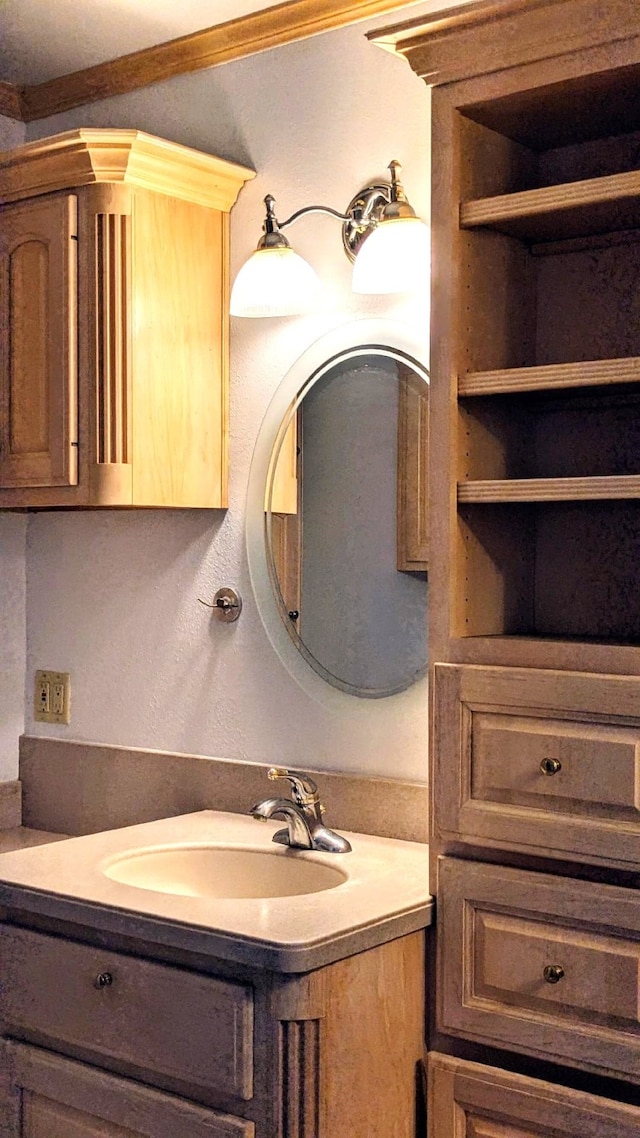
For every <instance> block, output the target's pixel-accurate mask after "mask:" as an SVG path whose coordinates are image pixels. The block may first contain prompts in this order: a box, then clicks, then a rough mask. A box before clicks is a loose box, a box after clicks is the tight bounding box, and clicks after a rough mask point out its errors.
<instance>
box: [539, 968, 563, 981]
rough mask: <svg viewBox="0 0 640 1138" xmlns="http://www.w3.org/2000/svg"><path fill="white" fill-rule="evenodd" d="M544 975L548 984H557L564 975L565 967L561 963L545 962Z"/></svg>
mask: <svg viewBox="0 0 640 1138" xmlns="http://www.w3.org/2000/svg"><path fill="white" fill-rule="evenodd" d="M542 975H543V976H544V978H545V980H546V981H547V984H557V983H558V982H559V981H560V980H562V977H563V976H564V968H563V967H562V965H561V964H545V966H544V968H543V969H542Z"/></svg>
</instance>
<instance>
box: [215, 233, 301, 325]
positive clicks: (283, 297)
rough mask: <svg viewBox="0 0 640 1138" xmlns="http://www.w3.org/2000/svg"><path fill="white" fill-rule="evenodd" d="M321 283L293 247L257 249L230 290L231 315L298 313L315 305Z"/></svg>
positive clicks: (289, 314)
mask: <svg viewBox="0 0 640 1138" xmlns="http://www.w3.org/2000/svg"><path fill="white" fill-rule="evenodd" d="M321 288H322V286H321V284H320V281H319V280H318V277H317V275H316V273H315V272H314V270H313V269H312V268H311V265H309V264H308V263H307V261H305V260H304V259H303V258H302V257H300V256H299V255H298V254H297V253H294V251H293V249H291V248H289V247H288V246H283V247H279V248H275V249H256V251H255V253H252V254H251V256H250V257H249V260H248V261H245V263H244V265H243V266H242V268H241V269H240V272H239V273H238V275H237V277H236V279H235V281H234V284H233V288H232V290H231V301H230V304H229V311H230V313H231V315H232V316H256V317H258V316H298V315H300V314H301V313H304V312H311V311H312V310H313V309H314V308H315V307H317V305H318V303H319V300H320V296H321Z"/></svg>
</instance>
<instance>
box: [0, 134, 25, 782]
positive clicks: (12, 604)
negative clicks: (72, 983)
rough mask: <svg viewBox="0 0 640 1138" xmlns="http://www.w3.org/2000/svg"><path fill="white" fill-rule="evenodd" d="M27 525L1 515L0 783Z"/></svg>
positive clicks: (14, 137)
mask: <svg viewBox="0 0 640 1138" xmlns="http://www.w3.org/2000/svg"><path fill="white" fill-rule="evenodd" d="M24 137H25V128H24V125H23V124H22V123H17V122H13V120H12V119H7V118H4V117H3V116H2V115H0V150H10V149H11V148H12V147H13V146H19V145H20V143H21V142H24ZM26 526H27V523H26V518H25V516H24V515H23V514H0V780H2V779H7V778H15V776H16V771H17V769H18V736H19V735H20V734H21V732H22V731H23V729H24V674H25V620H26V597H25V534H26Z"/></svg>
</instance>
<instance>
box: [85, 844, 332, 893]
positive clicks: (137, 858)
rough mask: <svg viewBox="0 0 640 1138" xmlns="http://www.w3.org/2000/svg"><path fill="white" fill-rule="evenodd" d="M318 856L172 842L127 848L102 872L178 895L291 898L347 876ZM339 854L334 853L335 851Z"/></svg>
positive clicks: (115, 877) (154, 889)
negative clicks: (146, 847)
mask: <svg viewBox="0 0 640 1138" xmlns="http://www.w3.org/2000/svg"><path fill="white" fill-rule="evenodd" d="M316 856H317V855H314V854H311V855H307V854H302V855H301V854H300V852H294V851H292V850H284V849H283V850H281V851H280V850H273V851H271V850H268V851H267V850H264V849H247V848H244V847H237V846H236V847H234V846H215V845H192V846H189V845H171V846H164V847H160V848H159V847H156V848H151V849H141V850H128V851H126V852H124V853H122V854H120V855H118V856H116V857H114V858H112V859H110V860H109V861H108V862H107V863H106V864H105V865H104V867H103V872H104V873H105V875H106V876H107V877H109V878H111V880H112V881H119V882H120V883H121V884H123V885H134V886H136V887H137V888H138V889H150V890H152V891H153V892H154V893H171V894H172V895H173V896H179V897H218V898H234V899H235V898H240V897H294V896H298V895H300V894H304V893H320V892H322V891H323V890H325V889H335V888H336V886H338V885H342V884H343V883H344V882H345V881H346V880H347V874H346V873H345V872H344V871H342V870H340V869H339V868H338V867H337V866H336V867H334V866H329V865H327V864H326V863H325V862H322V861H316V860H314V857H316ZM336 856H337V855H336Z"/></svg>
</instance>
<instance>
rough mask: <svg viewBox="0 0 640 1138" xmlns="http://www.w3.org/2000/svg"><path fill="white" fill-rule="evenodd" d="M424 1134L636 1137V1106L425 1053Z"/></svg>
mask: <svg viewBox="0 0 640 1138" xmlns="http://www.w3.org/2000/svg"><path fill="white" fill-rule="evenodd" d="M428 1084H429V1110H428V1119H429V1128H428V1138H637V1136H638V1134H640V1108H639V1107H637V1106H628V1105H627V1104H626V1103H619V1102H611V1101H610V1100H608V1099H604V1098H601V1097H600V1096H598V1095H592V1094H586V1093H585V1092H584V1091H576V1090H573V1089H572V1088H570V1087H563V1086H556V1084H554V1083H547V1082H543V1081H541V1080H539V1079H532V1078H529V1077H528V1076H525V1075H515V1074H513V1073H511V1072H510V1071H501V1070H499V1069H498V1068H496V1067H487V1066H485V1065H484V1064H481V1063H469V1062H467V1061H466V1060H464V1059H455V1058H453V1057H452V1056H450V1055H440V1054H438V1053H437V1052H435V1051H434V1052H432V1053H431V1054H430V1055H429V1079H428Z"/></svg>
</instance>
